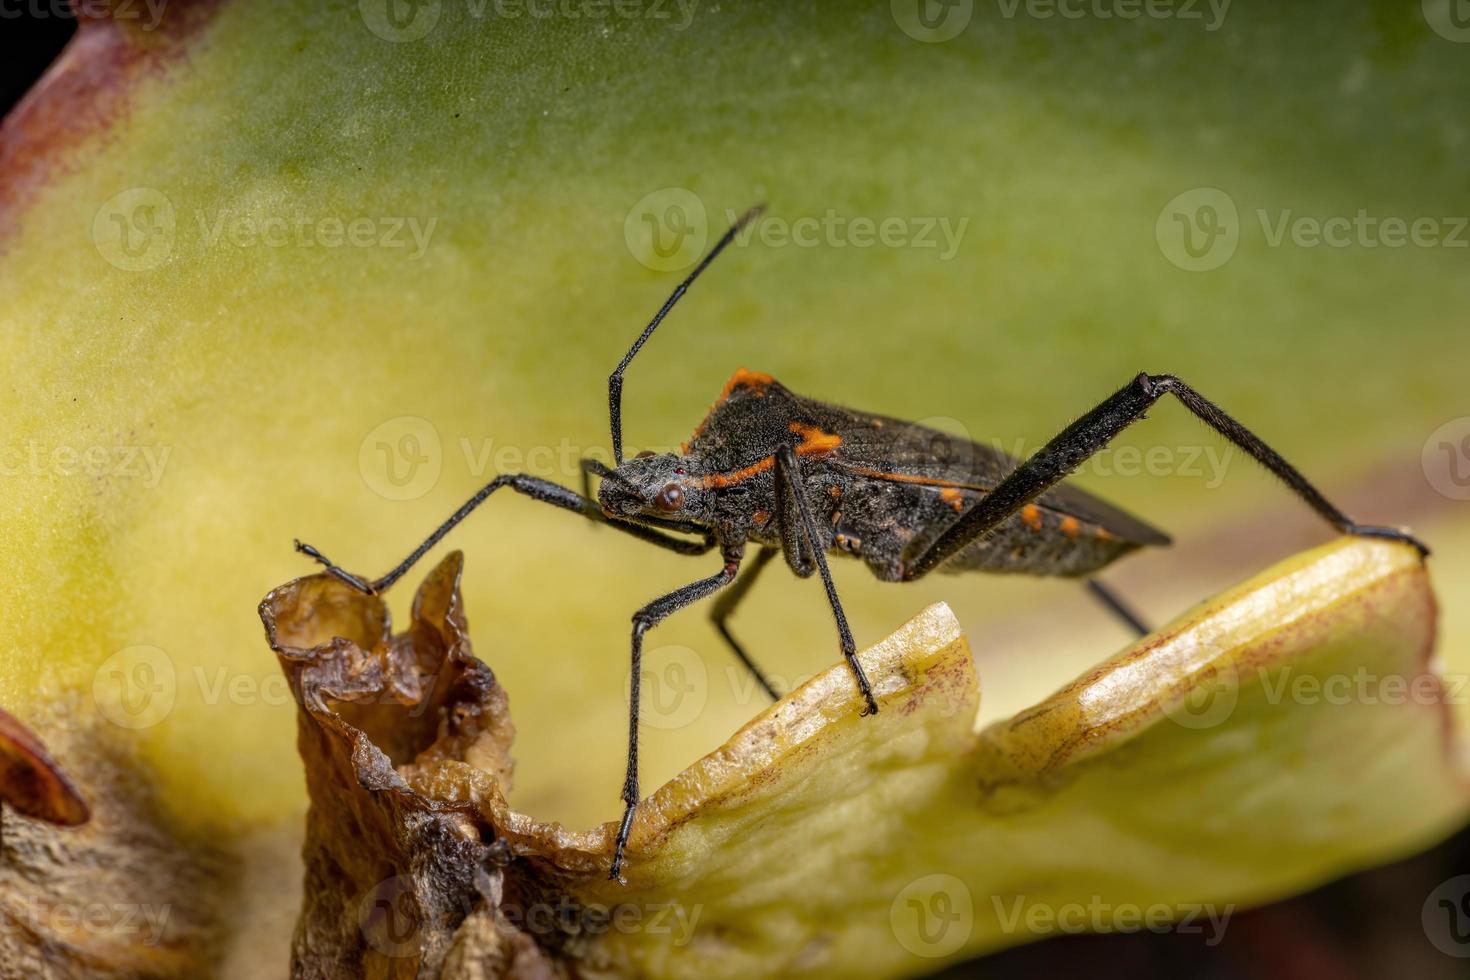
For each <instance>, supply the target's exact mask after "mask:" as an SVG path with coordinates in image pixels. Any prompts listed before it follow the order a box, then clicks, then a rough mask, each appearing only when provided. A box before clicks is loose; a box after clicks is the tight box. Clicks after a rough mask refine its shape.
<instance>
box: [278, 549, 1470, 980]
mask: <svg viewBox="0 0 1470 980" xmlns="http://www.w3.org/2000/svg"><path fill="white" fill-rule="evenodd" d="M461 565H462V561H461V558H460V556H459V555H458V554H455V555H452V556H450V557H449V558H448V559H446V560H445V562H444V563H443V564H441V565H440V566H439V567H438V568H437V569H436V570H435V571H434V572H433V573H432V574H431V575H430V576H429V578H428V580H427V581H426V582H425V584H424V585H423V587H422V588H421V589H420V591H419V594H418V597H417V599H416V601H415V603H414V611H413V621H412V623H411V624H410V627H409V629H408V630H407V631H406V632H405V633H403V634H400V635H398V636H393V635H392V634H391V631H390V629H389V623H388V617H387V613H386V611H385V609H384V607H383V605H382V603H381V601H380V600H378V599H377V598H374V597H368V596H362V595H358V594H356V593H354V592H352V591H351V590H349V589H348V588H346V587H345V586H343V585H342V584H341V583H339V582H336V581H335V580H333V579H330V578H327V577H324V576H315V577H312V578H306V579H301V580H298V581H296V582H293V583H291V584H289V585H287V586H284V587H282V588H280V589H278V590H276V591H275V592H272V593H271V594H270V595H269V596H267V598H266V600H265V602H264V603H263V605H262V616H263V618H264V621H265V623H266V628H267V633H268V636H269V639H270V641H271V644H272V646H273V648H274V649H275V651H276V653H277V654H278V656H279V658H280V660H281V663H282V665H283V667H284V669H285V670H286V672H287V674H288V676H289V677H290V679H291V683H292V685H293V688H294V689H295V691H296V692H297V694H298V697H299V700H300V703H301V705H302V708H303V711H302V715H301V737H300V745H301V750H302V754H303V756H304V758H305V761H306V766H307V773H308V780H309V785H310V790H311V796H312V811H311V818H310V826H309V829H308V841H307V868H308V871H307V883H306V888H307V899H306V904H305V907H304V911H303V915H302V919H301V922H300V924H299V927H298V932H297V936H296V949H295V955H296V971H297V975H298V976H302V977H328V976H344V975H359V974H362V975H367V976H381V977H398V976H404V977H407V976H425V977H456V978H457V977H484V976H519V975H526V976H545V975H563V974H566V975H578V976H587V975H628V976H649V977H691V978H695V977H698V978H709V977H725V976H729V977H745V976H756V975H772V974H780V975H789V974H795V973H805V974H810V975H852V974H857V973H862V974H864V975H870V976H871V975H878V976H882V975H892V976H897V975H905V974H913V973H919V972H925V971H927V970H931V969H933V968H934V967H935V965H936V964H937V963H939V962H942V961H944V960H950V959H955V958H960V957H964V956H969V955H975V954H977V953H981V952H984V951H987V950H992V949H997V948H1000V947H1003V946H1006V945H1010V944H1014V943H1017V942H1023V941H1026V940H1028V939H1032V938H1036V937H1038V936H1041V935H1045V934H1047V933H1048V932H1054V931H1058V930H1070V929H1074V928H1078V927H1079V926H1078V923H1080V924H1081V925H1080V927H1081V928H1088V929H1097V930H1109V929H1126V928H1138V927H1139V926H1138V925H1137V924H1136V923H1135V922H1134V918H1137V917H1138V916H1143V915H1147V916H1149V919H1148V921H1150V922H1154V921H1156V920H1158V919H1159V917H1162V921H1177V920H1179V919H1182V918H1185V917H1189V916H1194V917H1196V918H1197V919H1198V920H1199V921H1200V922H1201V923H1203V924H1204V925H1202V926H1201V927H1202V928H1215V929H1223V928H1225V926H1226V925H1227V924H1228V920H1229V916H1230V914H1231V913H1232V912H1233V911H1234V910H1235V908H1236V907H1237V906H1239V905H1244V904H1249V903H1258V902H1262V901H1267V900H1269V899H1271V898H1274V897H1277V896H1281V895H1285V894H1288V893H1291V892H1293V891H1295V890H1299V889H1302V888H1306V887H1310V886H1312V885H1314V884H1316V883H1318V882H1320V881H1322V880H1324V879H1326V878H1329V877H1332V876H1334V875H1338V874H1341V873H1344V872H1346V871H1349V870H1352V869H1354V868H1359V867H1362V866H1365V865H1368V864H1372V863H1375V862H1378V861H1382V860H1386V859H1389V858H1392V857H1394V856H1397V855H1399V854H1402V853H1405V852H1407V851H1410V850H1412V849H1414V848H1417V847H1421V846H1423V845H1424V844H1425V843H1427V842H1429V841H1430V840H1432V839H1434V838H1435V837H1437V836H1439V835H1442V834H1444V833H1447V832H1449V831H1451V830H1452V829H1453V828H1454V827H1455V826H1457V825H1459V824H1460V823H1462V822H1463V821H1464V819H1465V817H1466V814H1467V812H1470V789H1467V783H1466V779H1465V773H1464V770H1463V768H1462V765H1461V760H1460V758H1459V755H1458V743H1457V742H1455V741H1454V736H1453V733H1451V732H1450V730H1449V728H1448V715H1447V713H1446V712H1445V710H1444V705H1443V703H1442V699H1443V695H1442V692H1441V690H1440V687H1439V683H1438V679H1437V678H1436V676H1435V675H1434V673H1433V670H1432V668H1431V665H1430V653H1431V650H1432V646H1433V639H1434V624H1435V604H1434V599H1433V595H1432V592H1431V590H1430V588H1429V583H1428V578H1427V574H1426V572H1425V570H1424V567H1423V565H1422V564H1421V562H1420V561H1419V559H1418V556H1417V555H1415V554H1414V553H1413V552H1412V550H1411V549H1409V548H1406V547H1402V546H1398V545H1394V544H1388V543H1384V542H1370V541H1360V540H1345V541H1340V542H1337V543H1334V544H1332V545H1329V546H1326V547H1324V548H1320V549H1317V550H1315V551H1311V552H1307V553H1305V554H1302V555H1299V556H1296V557H1294V558H1292V559H1290V560H1288V561H1286V562H1284V563H1282V564H1281V565H1279V566H1277V567H1275V568H1273V569H1270V570H1269V571H1267V572H1265V573H1263V574H1262V575H1260V576H1258V577H1256V578H1254V579H1252V580H1250V581H1249V582H1246V583H1244V584H1242V585H1240V586H1238V587H1236V588H1234V589H1232V590H1230V591H1228V592H1226V593H1224V594H1222V595H1221V596H1220V597H1218V598H1216V599H1213V600H1211V601H1209V602H1207V603H1204V604H1203V605H1201V606H1200V607H1198V608H1196V609H1194V610H1191V611H1190V612H1188V613H1186V614H1185V615H1184V616H1182V617H1180V618H1179V619H1178V620H1176V621H1175V622H1174V623H1172V624H1170V625H1169V626H1167V627H1165V628H1163V629H1161V630H1160V631H1158V632H1157V633H1156V634H1154V635H1153V636H1151V637H1149V638H1147V639H1145V640H1143V641H1141V642H1140V643H1139V644H1137V645H1136V646H1135V647H1134V648H1132V649H1130V650H1126V651H1124V652H1122V653H1121V654H1119V655H1117V656H1115V657H1112V658H1110V659H1109V660H1107V661H1105V662H1104V663H1101V664H1100V665H1099V666H1098V667H1096V668H1095V669H1093V670H1091V671H1089V672H1088V673H1087V674H1086V675H1085V676H1083V677H1081V678H1079V679H1078V680H1077V681H1076V682H1074V683H1073V684H1071V685H1068V686H1067V687H1065V688H1063V689H1062V690H1061V691H1059V692H1057V693H1056V694H1055V695H1053V696H1052V697H1050V698H1047V699H1046V700H1044V701H1043V702H1041V703H1040V704H1038V705H1036V706H1034V707H1033V708H1031V709H1028V710H1026V711H1023V712H1021V713H1020V714H1018V715H1017V716H1016V717H1014V718H1012V719H1009V720H1001V721H997V722H995V723H993V724H991V725H989V726H984V727H981V726H978V725H977V723H976V713H977V709H978V704H979V687H978V684H977V681H976V677H975V672H974V666H973V663H972V660H971V657H970V653H969V649H968V646H967V645H966V642H965V639H964V636H963V635H962V634H961V632H960V630H959V627H958V624H957V623H956V621H955V619H954V617H953V615H952V614H951V613H950V612H949V610H948V609H947V608H946V607H944V606H942V605H941V606H933V607H931V608H929V609H927V610H925V611H924V612H923V613H922V614H920V615H919V616H918V617H917V618H915V619H914V620H913V621H912V622H910V623H908V624H907V625H905V626H904V627H902V628H901V629H900V630H899V631H898V632H897V633H895V634H894V635H893V636H891V637H889V638H888V639H886V640H884V641H882V642H881V643H879V644H877V645H876V646H874V647H872V648H870V649H869V650H867V651H865V652H864V653H863V654H862V658H863V661H864V666H865V668H866V669H867V671H868V674H869V676H870V678H872V680H873V682H874V686H875V689H876V691H877V693H878V696H879V700H880V703H881V704H882V707H883V710H882V711H881V712H880V713H879V714H878V715H877V716H876V717H869V718H865V717H861V709H862V704H861V699H860V698H859V696H858V694H857V692H856V690H855V689H854V688H853V685H852V683H851V679H850V676H849V674H848V673H847V671H846V668H845V667H844V666H842V665H834V667H833V668H832V669H831V670H830V671H828V672H826V673H824V674H822V675H820V676H818V677H816V678H815V679H813V680H812V681H811V682H809V683H808V684H806V685H804V686H803V687H801V688H800V689H798V690H797V691H795V692H793V693H792V694H790V695H789V696H787V697H786V698H784V699H782V700H781V701H780V702H779V703H777V704H775V705H773V706H772V707H770V708H769V709H767V710H766V711H764V712H763V713H762V714H761V715H759V716H758V717H757V718H755V719H754V720H752V721H751V722H750V723H749V724H747V725H746V726H745V727H744V728H743V729H741V730H740V731H739V732H737V733H736V734H735V735H734V736H733V737H731V739H730V740H729V741H728V742H727V743H726V744H725V745H724V746H722V747H721V748H720V749H718V750H717V751H715V752H713V753H711V754H710V755H708V756H706V757H705V758H703V759H700V760H699V761H697V762H695V763H694V764H693V765H691V766H690V767H689V768H688V769H687V770H685V771H684V772H683V773H681V774H680V775H679V776H677V777H676V778H675V779H673V780H672V781H670V782H669V783H668V784H667V785H665V786H663V787H662V788H660V789H659V790H657V791H656V792H655V793H654V794H653V795H652V796H651V797H650V798H649V799H648V800H647V801H646V805H645V806H644V807H643V808H641V809H640V817H639V820H638V823H637V824H636V827H635V833H634V836H633V840H632V846H631V848H630V850H629V859H630V860H629V867H628V879H629V885H628V886H627V887H620V886H618V885H616V884H613V883H610V882H607V881H606V880H605V878H604V875H605V873H606V866H607V865H606V862H607V856H608V851H609V845H610V841H611V834H612V830H613V825H612V824H607V825H604V826H602V827H599V828H596V829H594V830H590V831H586V832H570V831H567V830H565V829H564V828H562V827H560V826H558V825H549V824H544V823H541V822H539V821H536V820H534V819H532V818H531V817H529V816H527V815H524V814H520V813H517V812H515V811H513V810H511V809H510V808H509V807H508V806H507V804H506V802H505V796H504V794H505V790H506V788H507V787H508V785H509V780H510V776H511V762H510V758H509V754H508V753H509V748H510V742H511V737H512V732H513V730H512V728H511V724H510V720H509V716H508V713H507V702H506V695H505V692H504V691H502V690H501V688H500V687H499V686H498V685H497V684H496V682H495V678H494V675H493V674H492V672H491V671H490V669H489V668H488V667H487V666H485V665H484V664H483V663H481V662H479V661H478V660H476V659H475V658H474V657H473V655H472V653H471V651H470V646H469V641H468V637H467V634H466V630H467V626H466V620H465V616H464V611H463V609H462V607H461V604H460V599H459V592H458V580H459V575H460V570H461ZM1342 678H1356V679H1358V681H1357V683H1359V684H1360V689H1359V690H1358V691H1357V693H1355V694H1353V695H1352V696H1349V697H1339V696H1335V695H1324V694H1323V692H1326V691H1336V690H1337V689H1338V687H1339V686H1340V685H1337V683H1336V682H1337V681H1338V680H1339V679H1342ZM1362 684H1366V685H1368V686H1367V687H1366V688H1362V687H1361V685H1362ZM1400 691H1411V692H1413V693H1411V694H1402V695H1401V694H1398V693H1396V692H1400ZM1074 908H1075V909H1081V910H1083V912H1084V914H1083V915H1082V917H1081V918H1078V917H1076V916H1071V915H1070V914H1069V911H1070V910H1072V909H1074ZM1206 910H1208V914H1206Z"/></svg>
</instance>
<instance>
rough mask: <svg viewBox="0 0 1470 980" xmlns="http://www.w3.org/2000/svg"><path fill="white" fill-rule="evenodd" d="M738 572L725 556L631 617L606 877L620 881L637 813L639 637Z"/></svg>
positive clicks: (732, 558) (736, 559) (733, 557)
mask: <svg viewBox="0 0 1470 980" xmlns="http://www.w3.org/2000/svg"><path fill="white" fill-rule="evenodd" d="M739 569H740V556H739V555H738V554H734V553H726V555H725V567H724V568H722V569H720V571H719V572H718V573H717V574H715V575H711V576H710V577H709V578H706V579H700V580H699V581H698V582H693V583H691V584H689V585H686V586H684V587H683V588H682V589H678V590H677V591H674V592H670V593H669V594H668V595H666V596H661V597H660V598H658V599H655V600H653V601H652V602H650V603H649V604H648V605H646V606H644V607H643V608H642V609H640V610H638V611H637V612H635V613H634V614H633V644H632V658H631V662H632V671H633V675H632V678H631V683H630V688H629V692H628V772H627V776H626V777H625V778H624V780H623V803H624V805H625V809H624V810H623V822H622V823H621V824H620V825H619V826H618V836H617V841H616V843H615V844H614V845H613V860H612V869H611V870H610V871H609V872H608V877H609V878H611V879H613V880H614V881H622V880H623V877H622V871H623V852H624V850H626V849H627V846H628V836H629V834H631V833H632V830H633V814H634V813H635V812H636V811H637V809H638V800H639V795H638V708H639V704H640V701H641V688H642V682H643V636H644V634H645V633H647V632H648V631H649V630H651V629H653V628H654V627H655V626H657V625H658V624H659V623H661V622H663V621H664V620H665V619H667V618H668V617H669V616H671V615H672V614H673V613H675V612H678V611H679V610H680V609H683V608H684V607H685V606H687V605H690V604H691V603H694V602H698V601H699V600H700V599H703V598H704V597H705V596H707V595H709V594H710V593H712V592H715V591H717V590H718V589H721V588H724V587H725V586H727V585H729V584H730V583H731V582H733V581H734V580H735V573H736V572H737V571H738V570H739Z"/></svg>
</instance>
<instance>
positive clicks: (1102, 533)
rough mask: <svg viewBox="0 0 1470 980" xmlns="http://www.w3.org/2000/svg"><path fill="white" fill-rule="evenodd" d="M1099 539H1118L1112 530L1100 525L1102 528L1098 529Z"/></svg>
mask: <svg viewBox="0 0 1470 980" xmlns="http://www.w3.org/2000/svg"><path fill="white" fill-rule="evenodd" d="M1097 539H1098V540H1099V541H1116V540H1118V539H1117V537H1115V536H1114V535H1113V533H1112V532H1111V531H1109V530H1108V529H1107V528H1105V527H1100V528H1098V529H1097Z"/></svg>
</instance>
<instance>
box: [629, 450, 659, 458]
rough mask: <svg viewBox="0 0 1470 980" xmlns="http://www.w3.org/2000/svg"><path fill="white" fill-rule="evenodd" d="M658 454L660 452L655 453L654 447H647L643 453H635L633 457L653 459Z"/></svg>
mask: <svg viewBox="0 0 1470 980" xmlns="http://www.w3.org/2000/svg"><path fill="white" fill-rule="evenodd" d="M656 455H658V454H657V453H655V452H654V451H653V450H652V449H645V450H643V452H641V453H636V454H634V456H633V458H634V459H652V458H653V457H654V456H656Z"/></svg>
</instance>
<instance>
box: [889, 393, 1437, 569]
mask: <svg viewBox="0 0 1470 980" xmlns="http://www.w3.org/2000/svg"><path fill="white" fill-rule="evenodd" d="M1170 394H1171V395H1173V396H1174V397H1175V398H1177V399H1179V401H1180V402H1182V403H1183V404H1184V407H1185V408H1188V409H1189V410H1190V411H1191V412H1193V413H1194V415H1195V416H1196V417H1197V418H1199V419H1200V420H1201V421H1202V422H1204V423H1205V424H1206V425H1208V426H1209V427H1210V428H1212V429H1214V430H1215V431H1216V432H1218V433H1220V434H1221V435H1222V436H1224V437H1225V438H1226V439H1229V440H1230V441H1231V442H1232V443H1234V444H1235V446H1236V447H1238V448H1239V449H1241V450H1242V451H1244V452H1245V453H1246V454H1247V455H1249V456H1250V457H1251V458H1252V459H1254V460H1255V461H1256V462H1258V463H1260V464H1261V465H1262V466H1264V467H1266V469H1268V470H1270V471H1271V472H1272V473H1273V474H1275V476H1276V477H1277V478H1278V479H1279V480H1281V481H1282V482H1283V483H1285V484H1286V485H1287V486H1288V487H1289V488H1290V489H1291V491H1292V492H1293V493H1295V494H1296V495H1297V496H1298V497H1300V498H1301V499H1302V500H1303V501H1304V502H1305V503H1306V504H1307V505H1308V506H1309V507H1311V508H1312V509H1313V510H1314V511H1316V512H1317V513H1318V514H1319V515H1320V516H1321V517H1322V519H1323V520H1325V521H1327V522H1328V523H1329V524H1331V525H1332V526H1333V527H1335V528H1337V530H1339V531H1341V532H1342V533H1344V534H1356V535H1361V536H1363V537H1376V538H1389V539H1392V540H1396V541H1403V542H1405V543H1407V544H1411V545H1413V546H1414V547H1415V548H1417V549H1418V550H1419V553H1420V554H1421V555H1426V556H1427V555H1428V554H1429V549H1428V548H1426V547H1425V546H1424V545H1423V544H1422V543H1421V542H1420V541H1418V540H1417V539H1416V538H1414V537H1413V536H1412V535H1410V534H1409V533H1407V532H1405V531H1401V530H1398V529H1397V528H1389V527H1374V526H1371V525H1364V524H1359V523H1357V522H1356V521H1354V520H1353V519H1352V518H1350V517H1348V516H1347V515H1346V514H1344V513H1343V512H1342V511H1340V510H1338V509H1337V507H1335V506H1333V505H1332V504H1331V503H1329V502H1328V500H1327V498H1326V497H1324V496H1322V494H1321V492H1319V491H1318V490H1317V488H1316V487H1314V486H1312V484H1311V483H1310V482H1308V481H1307V478H1306V477H1304V476H1303V475H1302V474H1301V472H1300V471H1298V470H1297V469H1296V467H1294V466H1292V465H1291V464H1290V463H1288V462H1287V461H1286V460H1285V459H1284V458H1282V456H1281V454H1279V453H1278V452H1276V450H1274V449H1272V448H1271V447H1270V446H1268V445H1266V443H1264V442H1262V441H1261V439H1260V438H1259V437H1258V436H1257V435H1256V434H1255V433H1253V432H1251V431H1250V430H1249V429H1247V428H1246V427H1245V426H1243V425H1241V424H1240V423H1239V422H1237V421H1235V419H1233V418H1231V417H1230V416H1229V415H1227V414H1226V413H1225V412H1224V410H1223V409H1221V408H1220V407H1219V406H1217V405H1215V404H1214V403H1213V402H1211V401H1210V400H1209V399H1207V398H1205V397H1204V396H1203V395H1201V394H1200V393H1199V392H1197V391H1195V390H1194V389H1193V388H1191V387H1189V385H1187V384H1185V383H1184V382H1183V381H1181V380H1180V379H1178V378H1176V377H1174V376H1172V375H1167V374H1164V375H1148V374H1140V375H1139V376H1138V377H1136V378H1134V379H1133V380H1132V381H1131V382H1129V383H1128V384H1127V385H1125V386H1124V387H1123V388H1121V389H1119V390H1118V391H1117V392H1115V393H1114V394H1113V395H1112V396H1111V397H1109V398H1108V399H1106V400H1105V401H1104V402H1103V403H1102V404H1100V405H1098V406H1097V407H1096V408H1094V409H1093V410H1092V411H1090V412H1088V413H1087V414H1086V415H1083V416H1082V417H1081V418H1079V419H1078V420H1077V421H1075V422H1073V423H1072V424H1071V425H1069V426H1067V427H1066V428H1065V429H1063V430H1062V431H1061V433H1059V434H1058V435H1057V436H1056V437H1055V438H1053V439H1052V440H1051V442H1049V443H1047V444H1046V445H1045V446H1044V447H1042V448H1041V449H1040V450H1039V451H1038V452H1037V453H1036V455H1034V456H1032V457H1031V458H1029V459H1027V460H1026V461H1025V462H1024V463H1022V464H1021V465H1020V466H1018V467H1016V469H1014V470H1012V471H1011V473H1010V475H1009V476H1007V477H1006V478H1005V479H1004V480H1002V481H1001V482H1000V483H999V484H997V485H996V486H995V488H994V489H993V490H991V491H990V493H988V494H986V495H985V496H984V497H982V498H981V500H980V502H979V503H977V504H976V505H975V506H974V507H972V508H970V510H968V511H966V512H965V514H964V516H963V517H961V518H960V519H959V520H957V521H955V523H954V524H952V525H951V526H950V527H949V529H948V530H946V531H945V532H944V533H943V534H942V535H940V536H939V537H938V538H937V539H936V540H935V541H934V543H933V544H932V545H930V546H929V548H928V549H927V550H926V551H925V552H924V553H923V554H922V555H920V556H919V557H918V559H917V560H915V561H914V562H913V564H912V566H911V567H910V568H907V569H905V574H904V578H905V579H906V580H913V579H916V578H920V577H921V576H923V575H925V574H927V573H928V572H931V571H933V570H934V569H935V568H937V567H938V566H939V565H941V564H943V563H944V562H945V560H947V559H948V558H950V557H952V556H953V555H954V554H955V553H956V552H958V551H959V550H960V549H962V548H964V547H965V545H967V544H969V543H970V542H971V541H974V540H975V539H977V538H979V537H981V536H983V535H985V534H988V533H989V532H990V531H992V530H994V529H995V528H996V527H997V526H998V525H999V524H1000V523H1001V522H1002V521H1004V520H1005V519H1006V518H1008V517H1011V516H1012V515H1014V514H1016V513H1018V512H1019V511H1020V510H1021V509H1022V508H1023V507H1025V506H1026V505H1027V504H1029V503H1030V502H1031V501H1033V500H1035V499H1036V498H1037V497H1039V496H1041V495H1042V494H1043V493H1045V492H1046V491H1047V490H1049V489H1051V488H1052V487H1054V486H1056V484H1058V483H1060V482H1061V481H1062V479H1063V478H1065V477H1066V476H1067V475H1068V474H1069V473H1071V472H1072V471H1073V470H1074V469H1076V468H1077V467H1078V466H1080V465H1082V463H1084V462H1086V461H1087V459H1088V458H1089V457H1091V456H1092V455H1093V454H1095V453H1097V452H1098V451H1099V450H1101V449H1102V448H1103V447H1104V446H1106V445H1107V444H1108V443H1109V442H1111V441H1112V439H1113V438H1114V437H1115V436H1117V435H1118V433H1120V432H1122V431H1123V430H1124V429H1126V428H1127V427H1128V426H1130V425H1132V424H1133V423H1134V422H1137V421H1138V420H1139V419H1141V418H1142V417H1143V413H1144V412H1145V411H1147V410H1148V408H1149V407H1150V406H1152V405H1153V404H1154V403H1155V402H1156V401H1158V400H1159V399H1160V398H1162V397H1164V395H1170Z"/></svg>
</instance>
